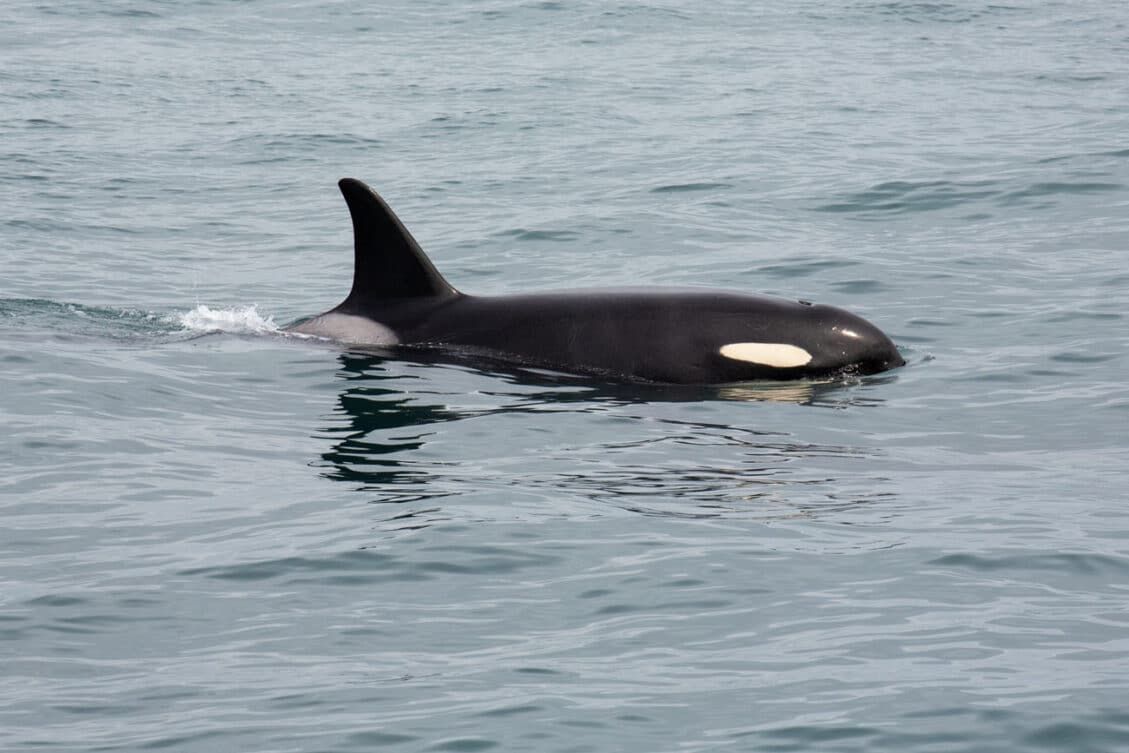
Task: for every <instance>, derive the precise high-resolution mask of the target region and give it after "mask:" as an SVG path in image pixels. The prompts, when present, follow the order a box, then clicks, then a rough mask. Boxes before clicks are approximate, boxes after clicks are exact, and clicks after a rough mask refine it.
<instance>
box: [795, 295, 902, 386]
mask: <svg viewBox="0 0 1129 753" xmlns="http://www.w3.org/2000/svg"><path fill="white" fill-rule="evenodd" d="M804 305H805V308H807V309H808V312H809V316H810V317H811V322H810V324H811V329H810V330H809V333H808V337H807V338H806V339H808V340H809V343H810V345H811V348H810V352H811V354H812V359H811V363H810V364H809V368H811V369H812V370H813V371H821V372H825V373H851V374H877V373H879V372H881V371H886V370H888V369H893V368H897V367H898V366H904V365H905V359H904V358H902V354H901V353H899V352H898V348H897V346H896V345H894V342H893V340H891V339H890V338H889V337H887V335H886V333H885V332H883V331H882V330H880V329H878V327H875V326H874V325H873V324H871V323H870V322H868V321H867V320H865V319H863V318H862V317H861V316H858V315H856V314H852V313H851V312H849V311H844V310H843V309H840V308H836V307H834V306H825V305H808V304H804Z"/></svg>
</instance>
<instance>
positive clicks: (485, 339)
mask: <svg viewBox="0 0 1129 753" xmlns="http://www.w3.org/2000/svg"><path fill="white" fill-rule="evenodd" d="M339 185H340V187H341V192H342V194H343V195H344V196H345V200H346V202H347V203H348V205H349V211H350V213H351V215H352V218H353V230H354V247H355V250H354V270H353V287H352V290H351V291H350V293H349V296H348V297H347V298H346V299H345V301H343V302H342V303H341V304H340V305H339V306H337V307H336V308H335V309H333V310H332V311H330V312H328V313H330V314H347V315H351V316H358V317H363V318H366V319H369V320H372V321H375V322H379V323H380V324H381V325H383V326H384V327H387V328H388V329H391V330H392V331H393V332H394V333H395V334H396V336H397V337H398V339H399V341H400V346H399V347H414V348H429V349H436V350H438V351H440V352H442V353H449V354H451V355H453V356H455V357H458V356H460V355H461V356H466V357H471V358H474V357H486V358H490V359H495V360H499V361H508V362H511V363H514V364H517V365H521V366H531V367H542V368H547V369H554V370H559V371H564V372H571V373H577V374H590V375H598V376H602V377H606V378H610V379H613V380H621V381H628V382H630V381H639V382H657V383H664V384H723V383H728V382H740V381H748V380H757V379H775V380H781V379H800V378H813V377H815V378H818V377H826V376H832V375H836V374H843V373H854V374H874V373H877V372H880V371H885V370H887V369H892V368H895V367H897V366H901V365H903V364H904V363H905V361H904V360H903V359H902V357H901V355H900V354H899V353H898V350H897V348H896V347H895V346H894V343H893V342H892V341H891V340H890V338H888V337H887V336H886V335H885V334H883V333H882V331H881V330H879V329H878V328H877V327H875V326H874V325H873V324H870V323H869V322H867V321H866V320H865V319H862V318H861V317H858V316H856V315H854V314H851V313H849V312H847V311H843V310H842V309H837V308H834V307H832V306H822V305H813V304H810V303H807V302H803V301H790V300H785V299H779V298H768V297H763V296H752V295H745V294H742V293H735V292H730V291H724V290H711V289H707V288H700V289H695V288H691V289H674V290H669V289H663V288H642V289H638V288H637V289H626V290H617V289H604V288H596V289H592V290H574V291H559V292H545V293H540V294H523V295H511V296H470V295H465V294H463V293H460V292H458V291H457V290H455V289H454V288H453V287H452V286H451V285H450V284H449V283H448V282H447V281H446V280H444V279H443V277H442V275H440V274H439V272H438V271H437V270H436V269H435V267H434V266H432V264H431V261H430V260H429V259H428V258H427V256H426V255H425V254H424V252H423V250H422V249H421V248H420V247H419V244H418V243H416V241H415V239H414V238H413V237H412V236H411V234H410V233H409V232H408V230H407V229H406V228H405V227H404V226H403V224H402V223H401V222H400V220H399V218H398V217H396V215H395V214H394V213H393V212H392V210H391V209H390V208H389V207H388V205H387V204H386V203H385V202H384V200H383V199H381V198H380V196H378V195H377V194H376V192H374V191H373V190H372V189H371V188H369V187H368V186H366V185H365V184H364V183H362V182H360V181H358V180H355V179H352V178H345V179H343V180H342V181H341V182H340V184H339ZM315 322H316V319H315V320H310V323H311V324H312V323H315ZM296 326H297V327H305V323H303V324H299V325H296ZM300 331H306V332H310V333H313V334H317V332H316V330H314V329H310V328H305V329H300ZM735 343H773V344H785V345H791V346H795V347H797V348H802V349H803V350H805V351H807V353H809V354H810V355H811V360H810V361H809V362H808V363H806V364H804V365H803V366H797V367H787V368H779V367H773V366H771V365H768V364H763V363H753V362H749V361H743V360H737V359H734V358H728V357H725V356H723V355H721V352H720V350H721V348H722V347H723V346H726V345H732V344H735ZM351 344H354V345H364V344H366V343H364V342H352V343H351ZM371 344H373V345H378V346H379V345H381V343H371Z"/></svg>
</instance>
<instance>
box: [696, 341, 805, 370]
mask: <svg viewBox="0 0 1129 753" xmlns="http://www.w3.org/2000/svg"><path fill="white" fill-rule="evenodd" d="M718 352H719V353H721V355H723V356H725V357H726V358H732V359H733V360H734V361H747V362H749V363H756V364H760V365H761V366H771V367H773V368H776V369H791V368H795V367H796V366H804V365H805V364H808V363H810V362H811V353H808V352H807V351H806V350H804V349H803V348H800V347H797V346H795V345H789V344H788V343H729V344H728V345H722V346H721V349H720V350H719V351H718Z"/></svg>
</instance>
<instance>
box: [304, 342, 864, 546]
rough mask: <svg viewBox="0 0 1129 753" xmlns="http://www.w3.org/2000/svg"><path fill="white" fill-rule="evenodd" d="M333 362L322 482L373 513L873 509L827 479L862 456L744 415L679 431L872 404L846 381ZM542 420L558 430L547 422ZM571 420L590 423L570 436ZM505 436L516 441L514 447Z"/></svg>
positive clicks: (378, 359) (358, 358) (344, 357)
mask: <svg viewBox="0 0 1129 753" xmlns="http://www.w3.org/2000/svg"><path fill="white" fill-rule="evenodd" d="M339 358H340V370H339V372H338V377H339V378H340V379H341V380H342V382H343V389H342V390H341V391H340V394H339V395H338V398H337V405H336V408H335V410H334V413H333V420H332V421H331V422H330V423H329V424H328V425H327V426H326V427H325V428H324V429H323V430H322V433H321V435H322V436H325V437H328V438H330V439H331V440H332V441H333V444H332V446H331V447H330V448H329V449H328V450H327V451H326V452H325V453H323V454H322V460H323V461H324V469H325V470H324V471H323V475H324V476H325V477H326V478H329V479H332V480H336V481H344V482H347V483H350V484H353V485H355V487H356V489H357V490H358V491H365V492H369V493H372V492H376V493H377V495H376V496H375V497H374V499H373V501H374V502H378V503H383V504H388V503H392V504H402V503H409V502H421V501H425V500H436V499H439V498H444V497H451V496H456V495H460V494H466V493H470V492H471V491H480V490H482V489H493V490H495V491H499V492H501V493H500V494H498V495H495V496H497V497H500V498H503V499H505V498H508V497H510V496H513V497H514V498H517V497H521V496H522V495H535V496H538V497H541V498H547V499H550V500H552V504H553V505H554V506H557V505H558V501H559V500H561V499H565V500H567V499H573V500H583V501H584V502H585V503H592V502H597V503H606V504H609V505H612V506H614V507H617V508H619V509H621V510H627V511H631V512H636V513H640V514H647V515H664V516H676V517H717V516H720V515H725V514H731V513H734V512H745V513H747V512H749V510H750V506H751V505H752V504H754V503H757V502H767V503H770V506H772V504H774V503H776V502H780V501H781V500H788V503H789V507H788V510H787V511H786V512H785V514H787V515H789V516H792V515H795V514H797V512H799V514H805V513H804V510H808V509H815V508H822V509H828V508H838V507H841V506H843V505H853V504H857V502H858V501H859V499H860V498H861V497H867V498H873V497H877V496H881V495H880V494H877V493H875V494H861V495H852V494H851V493H850V492H845V491H844V485H843V484H842V483H840V480H839V479H837V478H835V477H834V476H833V475H832V467H833V466H835V465H836V464H842V463H844V462H857V459H858V458H859V457H860V455H861V456H865V455H866V453H865V452H864V451H862V450H860V449H859V448H856V447H846V446H836V445H830V444H826V443H812V442H807V441H801V440H799V439H797V438H796V436H794V435H793V433H792V432H791V431H788V430H779V429H776V428H771V429H762V428H751V427H749V426H747V425H739V424H742V423H743V424H748V423H749V421H750V418H756V416H755V415H753V414H751V413H750V410H748V409H743V410H735V411H733V412H732V413H730V412H727V413H726V415H727V416H728V415H733V416H734V417H735V418H736V419H737V421H735V422H734V425H730V424H729V423H722V422H717V421H712V422H711V421H708V420H697V419H696V418H688V416H693V415H694V414H693V413H687V411H684V410H682V408H683V407H688V408H694V407H695V406H697V405H699V404H703V403H709V402H714V403H716V402H718V401H726V402H733V403H735V406H736V407H739V406H740V404H742V403H749V402H769V403H793V404H798V405H804V406H811V407H823V408H828V407H830V408H837V407H845V406H859V405H874V404H877V403H878V402H880V401H876V400H873V399H869V398H864V397H862V396H861V395H860V394H859V393H860V390H858V389H855V388H852V387H851V386H850V385H845V384H844V383H842V382H828V383H814V382H788V383H760V384H757V383H749V384H736V385H723V386H709V387H701V386H698V387H682V386H657V385H625V384H616V383H605V382H597V381H593V380H591V379H582V378H578V377H575V376H571V375H566V374H556V373H551V372H541V371H536V372H535V371H529V370H521V371H518V370H514V369H512V368H507V369H505V370H500V369H499V368H498V367H497V365H496V364H478V365H479V366H483V367H484V369H485V371H484V370H483V369H466V368H462V367H452V366H450V365H441V364H437V363H434V362H431V361H429V360H427V358H426V357H423V358H420V359H418V361H417V360H414V359H413V362H412V363H411V364H409V365H405V362H404V361H403V359H402V358H397V359H395V360H390V359H388V358H386V357H385V356H384V355H381V354H378V353H377V354H374V353H354V352H351V353H343V354H341V355H340V357H339ZM419 367H422V368H419ZM468 380H469V382H468ZM437 386H439V387H440V388H441V389H442V390H444V391H438V390H437ZM664 405H665V406H668V407H669V408H673V409H674V410H673V411H671V410H664V409H662V407H663V406H664ZM550 413H555V414H559V417H558V418H557V419H549V418H548V417H547V416H546V415H545V414H550ZM520 414H527V415H531V414H537V417H536V418H535V419H533V420H531V421H529V422H520V423H514V422H513V421H507V423H506V424H505V425H504V426H503V427H502V428H499V427H498V425H497V424H496V423H495V424H489V425H481V426H478V425H476V426H475V427H473V429H467V428H459V425H460V424H462V423H463V422H465V421H467V420H468V419H487V420H497V419H505V417H506V416H513V415H520ZM580 414H588V415H589V416H590V418H584V419H583V423H582V424H581V425H577V424H576V420H575V419H577V417H578V416H579V415H580ZM709 415H710V416H714V417H716V416H717V411H710V412H709ZM613 423H614V425H611V424H613ZM514 427H518V429H517V431H518V433H517V434H512V435H511V433H510V432H512V431H514ZM578 429H579V431H578ZM530 432H533V433H535V436H536V437H537V439H536V441H537V442H538V443H544V448H543V449H538V450H533V449H531V447H530V445H529V443H528V442H527V441H525V440H524V439H523V438H522V436H518V434H521V435H525V434H527V433H530ZM439 440H442V442H440V441H439ZM429 443H435V446H433V447H431V448H428V445H429ZM440 445H442V446H440ZM451 447H456V448H457V449H458V451H457V452H454V453H453V452H450V448H451ZM797 461H807V462H806V463H800V464H797ZM832 490H834V491H832ZM421 512H422V511H418V510H416V511H405V512H404V513H403V514H401V515H398V516H397V517H396V518H395V519H393V520H396V521H400V522H402V523H410V524H411V525H412V526H418V525H426V524H425V523H421V521H420V519H419V518H420V515H421ZM428 512H431V513H434V512H435V510H434V509H430V508H429V510H428ZM763 512H764V510H763V509H762V510H761V513H763ZM777 512H781V511H779V510H778V511H777ZM423 517H427V516H423Z"/></svg>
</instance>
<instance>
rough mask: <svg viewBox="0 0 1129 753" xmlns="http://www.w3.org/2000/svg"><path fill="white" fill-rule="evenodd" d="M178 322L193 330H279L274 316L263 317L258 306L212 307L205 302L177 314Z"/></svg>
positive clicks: (244, 332) (254, 332)
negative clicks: (205, 304)
mask: <svg viewBox="0 0 1129 753" xmlns="http://www.w3.org/2000/svg"><path fill="white" fill-rule="evenodd" d="M175 319H176V321H177V323H179V324H180V326H182V327H184V328H185V329H187V330H191V331H193V332H200V333H206V332H230V333H232V334H239V335H267V334H275V333H277V332H279V327H278V325H277V324H275V323H274V317H271V316H268V317H265V318H264V317H263V316H262V315H261V314H259V312H258V310H257V309H256V307H255V306H254V305H253V304H252V305H251V306H237V307H235V308H230V309H212V308H209V307H208V306H204V305H203V304H201V305H199V306H197V307H196V308H194V309H192V310H191V311H189V312H186V313H184V314H177V315H176V317H175Z"/></svg>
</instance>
